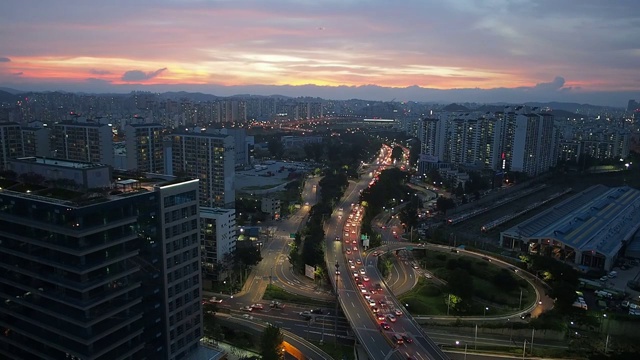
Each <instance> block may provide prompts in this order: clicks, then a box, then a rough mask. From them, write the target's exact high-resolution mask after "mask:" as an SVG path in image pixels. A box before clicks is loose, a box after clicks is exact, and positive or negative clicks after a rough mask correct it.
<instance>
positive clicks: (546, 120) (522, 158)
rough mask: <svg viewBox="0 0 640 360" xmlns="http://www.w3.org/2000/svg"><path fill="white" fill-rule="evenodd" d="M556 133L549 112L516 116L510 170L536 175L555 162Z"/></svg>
mask: <svg viewBox="0 0 640 360" xmlns="http://www.w3.org/2000/svg"><path fill="white" fill-rule="evenodd" d="M557 144H558V141H557V135H556V130H555V128H554V124H553V115H551V113H544V112H543V113H538V114H519V115H517V116H516V126H515V132H514V136H513V139H512V149H513V155H512V160H511V168H510V170H511V171H519V172H524V173H526V174H528V175H529V176H536V175H539V174H541V173H543V172H546V171H548V170H549V169H550V168H551V167H552V166H555V164H556V163H557V158H556V157H557V149H556V148H557Z"/></svg>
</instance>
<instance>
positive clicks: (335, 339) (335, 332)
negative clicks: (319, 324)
mask: <svg viewBox="0 0 640 360" xmlns="http://www.w3.org/2000/svg"><path fill="white" fill-rule="evenodd" d="M335 266H336V311H335V312H334V314H335V322H334V328H333V339H334V344H335V345H336V346H337V345H338V280H340V277H339V275H338V274H339V269H340V264H338V260H336V265H335ZM323 326H324V324H323Z"/></svg>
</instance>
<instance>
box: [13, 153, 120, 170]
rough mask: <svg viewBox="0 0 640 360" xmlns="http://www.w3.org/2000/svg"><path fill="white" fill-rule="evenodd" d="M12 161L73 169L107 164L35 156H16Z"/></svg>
mask: <svg viewBox="0 0 640 360" xmlns="http://www.w3.org/2000/svg"><path fill="white" fill-rule="evenodd" d="M14 161H21V162H34V163H36V164H40V165H50V166H59V167H65V168H74V169H92V168H96V167H106V166H107V165H102V164H94V163H89V162H80V161H71V160H63V159H56V158H46V157H35V156H29V157H23V158H18V159H15V160H14Z"/></svg>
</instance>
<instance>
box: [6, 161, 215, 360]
mask: <svg viewBox="0 0 640 360" xmlns="http://www.w3.org/2000/svg"><path fill="white" fill-rule="evenodd" d="M22 161H23V162H24V159H22ZM29 161H33V162H34V166H36V165H37V166H40V167H42V166H45V167H46V165H47V164H49V165H50V166H51V168H50V169H49V170H51V171H50V172H49V173H51V174H56V178H55V179H48V181H45V182H42V181H40V183H39V184H38V185H35V184H34V183H31V184H28V183H25V182H20V181H17V180H15V179H6V178H5V179H0V358H7V359H25V360H26V359H29V360H30V359H82V360H91V359H96V360H102V359H104V360H107V359H109V360H114V359H182V358H187V357H189V356H190V355H191V354H193V353H194V352H197V349H198V345H199V340H200V338H201V337H202V311H201V292H200V289H201V284H200V282H201V270H200V269H201V267H200V248H199V221H198V216H199V212H198V180H185V181H177V180H175V179H173V180H171V179H125V178H115V179H114V181H112V182H111V186H110V187H108V188H102V189H95V188H93V189H91V188H87V187H86V186H83V184H82V183H76V184H75V185H73V182H71V183H69V182H68V181H67V182H64V181H63V182H61V181H60V178H61V177H62V178H64V174H65V167H68V169H67V170H70V171H74V172H76V173H77V172H78V171H79V169H82V168H83V167H86V168H87V169H91V171H92V172H91V173H87V174H85V176H84V177H83V176H79V177H76V180H77V181H80V182H82V181H83V178H84V181H87V178H93V177H102V178H103V179H105V178H107V179H110V178H111V170H110V168H109V167H104V169H105V170H104V171H105V172H102V173H99V174H96V172H95V166H94V165H91V164H87V163H75V162H70V161H65V162H54V161H49V162H47V161H46V160H44V161H43V159H35V158H32V159H31V160H29ZM38 170H39V172H40V173H41V172H42V171H41V170H42V169H41V168H38ZM45 170H46V169H45ZM80 171H81V170H80ZM31 174H33V173H31ZM18 175H20V174H18ZM17 178H19V179H22V180H25V177H24V176H23V177H20V176H18V177H17ZM32 178H35V179H37V178H38V177H37V176H36V177H33V176H32ZM78 179H79V180H78ZM67 180H68V179H67ZM36 183H37V182H36ZM61 184H64V185H66V186H65V187H61V186H60V185H61ZM70 184H71V185H72V186H70ZM79 189H83V190H79Z"/></svg>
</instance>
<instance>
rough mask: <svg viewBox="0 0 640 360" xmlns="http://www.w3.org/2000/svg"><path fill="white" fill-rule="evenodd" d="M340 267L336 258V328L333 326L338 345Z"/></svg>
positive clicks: (335, 340)
mask: <svg viewBox="0 0 640 360" xmlns="http://www.w3.org/2000/svg"><path fill="white" fill-rule="evenodd" d="M339 269H340V264H338V260H336V311H335V312H334V314H335V317H334V319H335V322H334V328H333V339H334V344H335V345H336V346H337V345H338V280H340V277H339V275H338V273H339Z"/></svg>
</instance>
